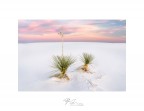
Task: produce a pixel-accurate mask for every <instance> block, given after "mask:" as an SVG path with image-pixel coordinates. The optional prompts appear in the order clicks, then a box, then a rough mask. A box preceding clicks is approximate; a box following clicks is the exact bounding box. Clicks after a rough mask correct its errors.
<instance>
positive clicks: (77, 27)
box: [18, 20, 126, 43]
mask: <svg viewBox="0 0 144 111" xmlns="http://www.w3.org/2000/svg"><path fill="white" fill-rule="evenodd" d="M60 31H61V32H63V33H64V40H65V41H82V42H83V41H84V42H126V21H125V20H19V21H18V36H19V42H20V43H21V42H22V43H25V42H49V41H50V42H51V41H61V38H60V36H59V35H58V32H60Z"/></svg>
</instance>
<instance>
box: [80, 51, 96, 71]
mask: <svg viewBox="0 0 144 111" xmlns="http://www.w3.org/2000/svg"><path fill="white" fill-rule="evenodd" d="M93 60H94V56H93V55H91V54H88V53H83V55H82V56H81V61H82V62H83V66H82V68H81V69H82V70H83V71H85V72H87V71H89V64H91V63H92V61H93Z"/></svg>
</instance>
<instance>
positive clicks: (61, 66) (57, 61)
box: [53, 56, 75, 80]
mask: <svg viewBox="0 0 144 111" xmlns="http://www.w3.org/2000/svg"><path fill="white" fill-rule="evenodd" d="M53 60H54V63H53V68H55V69H57V71H59V74H57V75H55V77H58V78H60V79H61V78H65V79H67V80H69V77H68V76H67V74H66V72H67V69H68V68H69V67H70V66H71V65H72V64H73V63H74V62H75V59H74V58H72V57H71V56H54V57H53Z"/></svg>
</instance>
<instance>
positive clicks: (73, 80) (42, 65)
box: [18, 42, 126, 91]
mask: <svg viewBox="0 0 144 111" xmlns="http://www.w3.org/2000/svg"><path fill="white" fill-rule="evenodd" d="M18 51H19V52H18V53H19V58H18V59H19V60H18V61H19V62H18V65H19V68H18V89H19V91H125V90H126V44H125V43H96V42H65V43H64V55H72V56H73V57H75V58H77V61H76V62H75V63H74V64H73V65H72V66H71V67H70V68H69V69H68V71H67V74H68V76H69V77H70V81H65V80H59V79H57V78H49V77H50V76H51V75H53V74H55V72H53V69H52V67H51V66H52V62H53V61H52V56H54V55H61V43H60V42H47V43H23V44H22V43H19V49H18ZM83 52H87V53H91V54H93V55H94V56H95V60H94V62H93V64H92V65H91V66H90V69H91V72H93V73H92V74H87V73H83V72H81V71H79V70H77V68H78V67H80V66H81V65H82V63H81V61H80V56H81V55H82V53H83Z"/></svg>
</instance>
